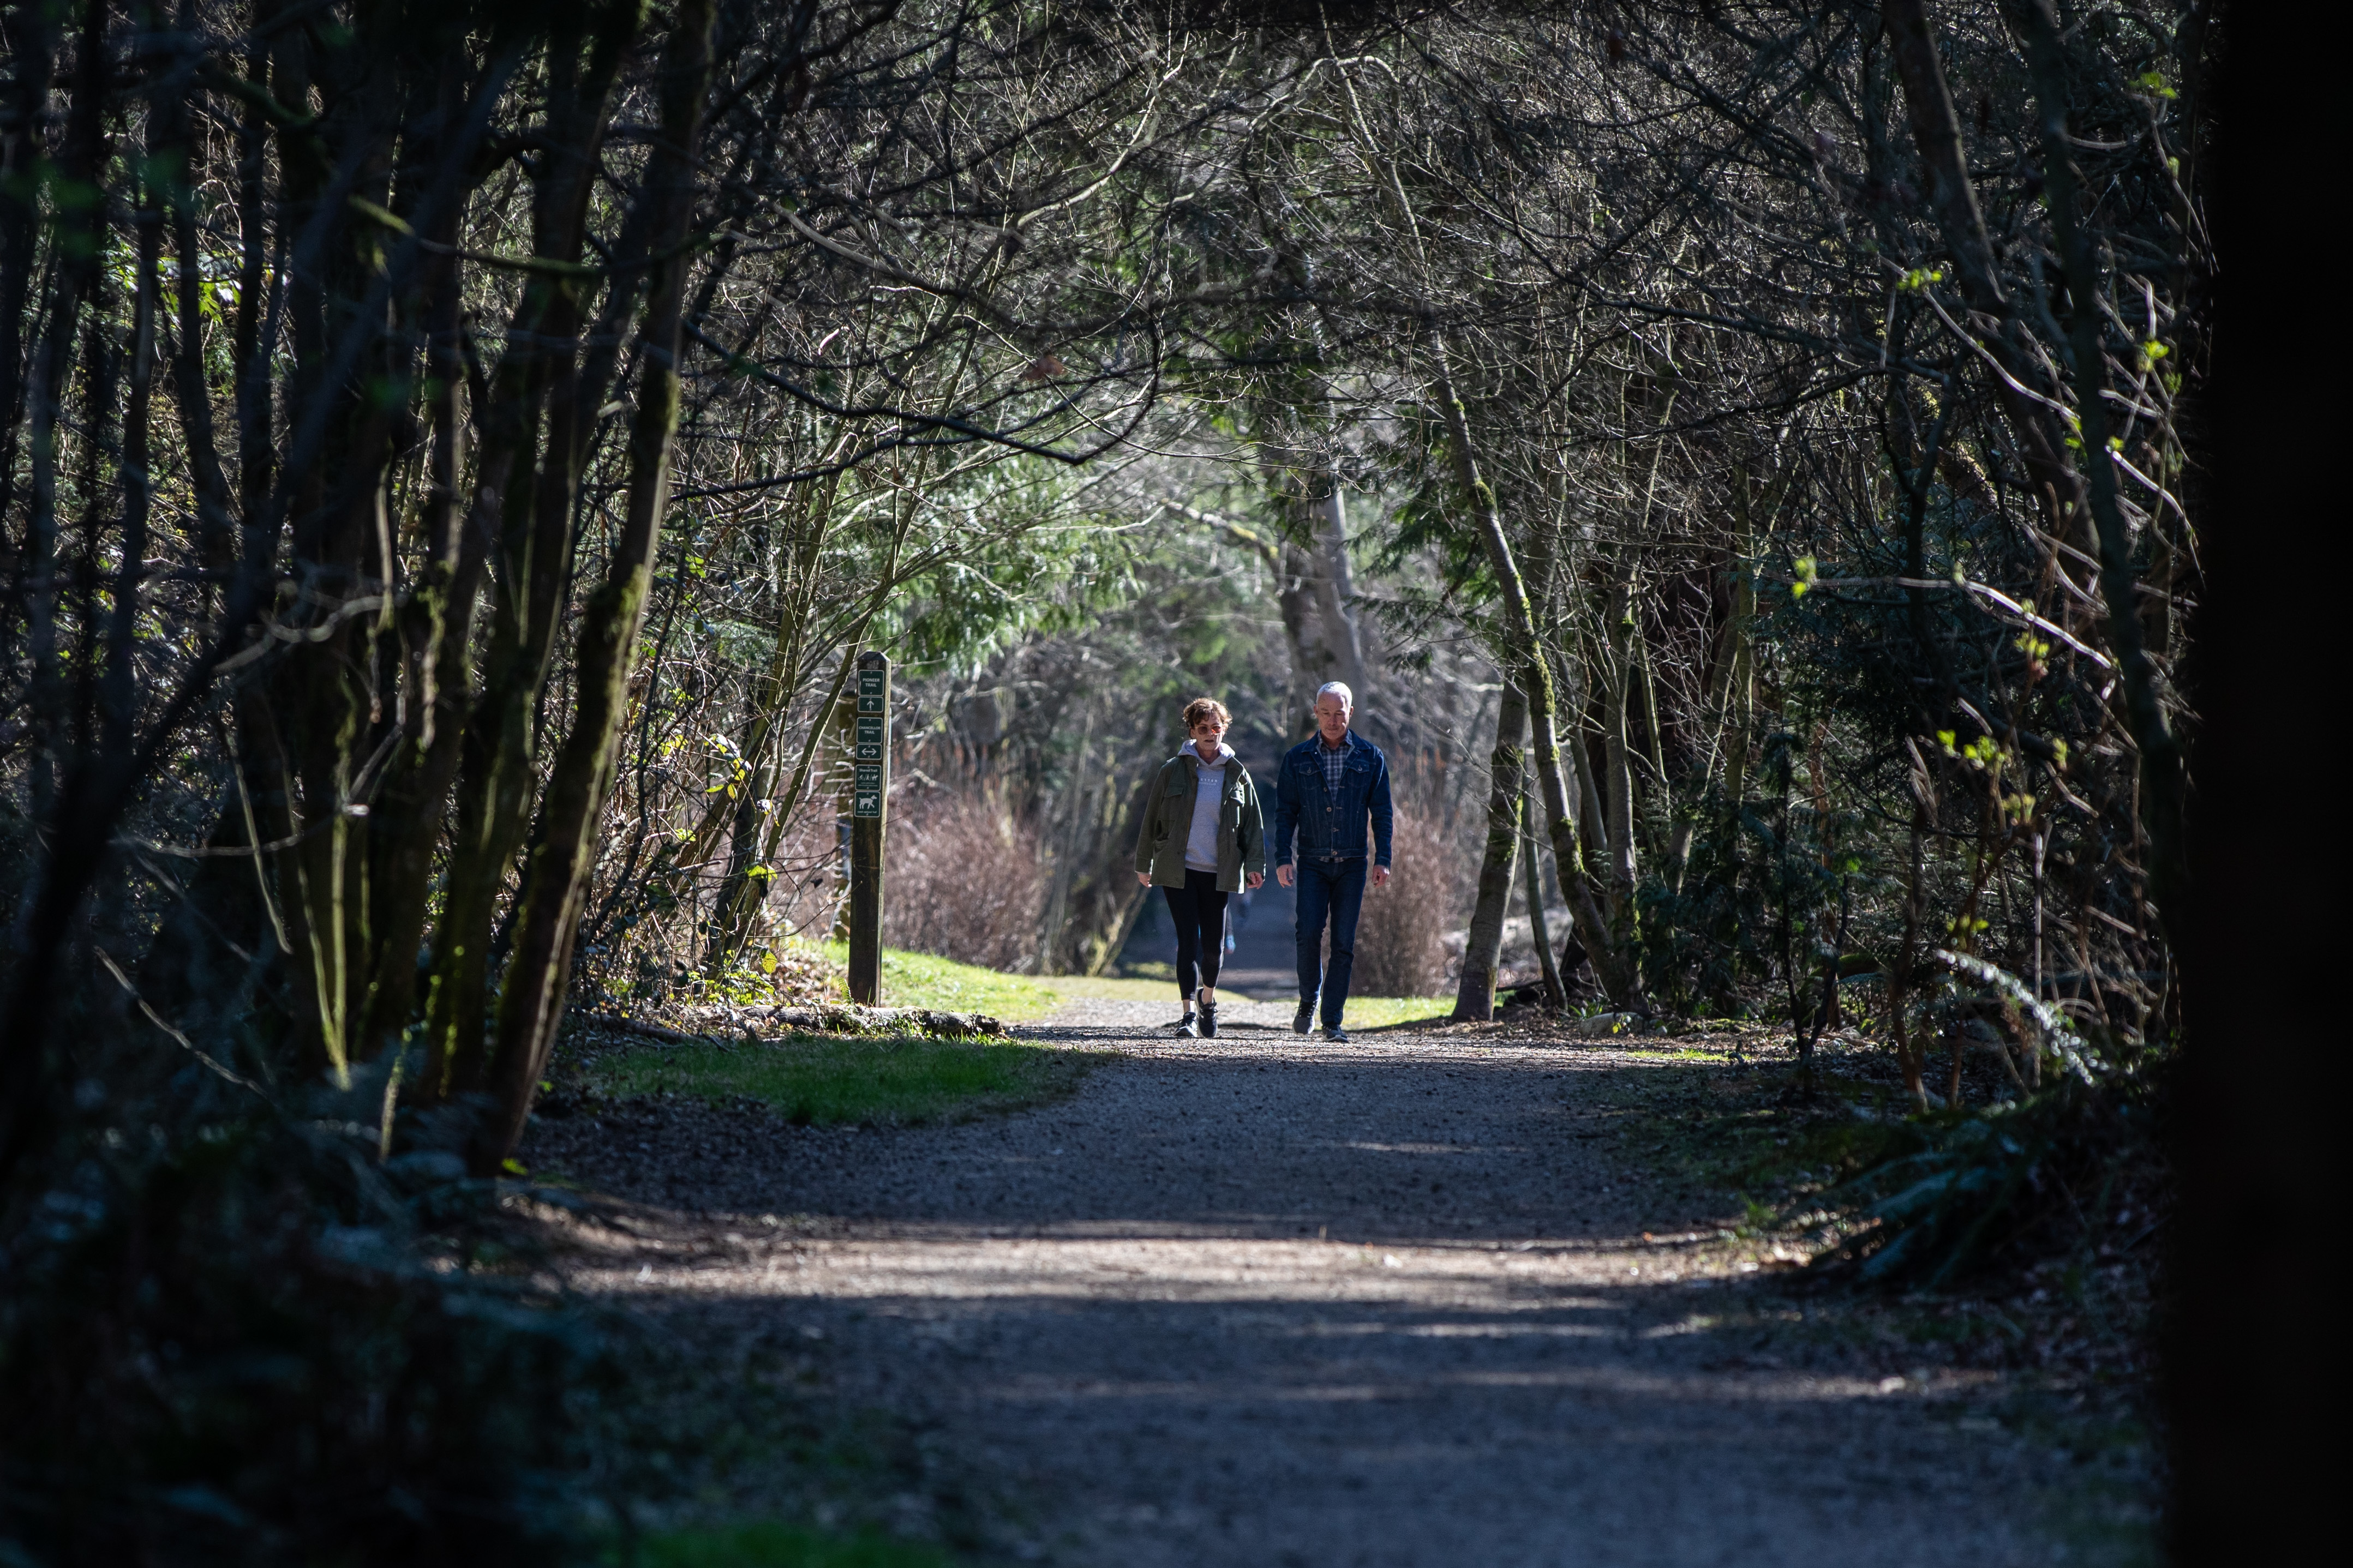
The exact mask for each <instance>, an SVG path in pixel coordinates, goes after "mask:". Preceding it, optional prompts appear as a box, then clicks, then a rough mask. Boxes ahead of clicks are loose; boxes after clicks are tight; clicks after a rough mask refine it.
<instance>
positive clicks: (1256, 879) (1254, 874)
mask: <svg viewBox="0 0 2353 1568" xmlns="http://www.w3.org/2000/svg"><path fill="white" fill-rule="evenodd" d="M1242 880H1243V881H1245V882H1247V883H1249V884H1250V887H1251V888H1252V889H1259V888H1263V887H1265V886H1266V873H1265V872H1263V871H1246V872H1244V873H1243V874H1242Z"/></svg>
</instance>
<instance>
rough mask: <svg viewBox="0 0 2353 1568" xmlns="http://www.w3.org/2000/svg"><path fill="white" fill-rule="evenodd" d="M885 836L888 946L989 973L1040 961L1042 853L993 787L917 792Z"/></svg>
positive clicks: (895, 805)
mask: <svg viewBox="0 0 2353 1568" xmlns="http://www.w3.org/2000/svg"><path fill="white" fill-rule="evenodd" d="M891 809H892V818H893V820H892V824H891V831H890V833H889V834H888V835H887V836H886V837H885V839H884V846H885V847H884V855H885V863H884V867H883V893H882V940H883V941H884V942H888V943H889V944H890V945H892V947H900V948H905V949H907V950H908V951H910V952H935V953H938V954H939V955H940V956H942V957H943V958H953V959H955V961H956V962H957V963H976V964H978V965H980V966H981V967H983V968H985V969H1001V970H1007V971H1010V972H1015V973H1021V972H1026V971H1028V970H1029V969H1032V968H1034V967H1035V966H1036V964H1037V961H1038V927H1039V921H1040V919H1041V918H1042V916H1043V915H1044V912H1045V905H1046V871H1045V865H1044V856H1043V853H1042V851H1041V848H1040V846H1039V840H1038V830H1037V827H1036V826H1035V825H1034V824H1033V823H1030V822H1029V821H1028V820H1026V819H1025V818H1023V817H1021V816H1018V815H1017V814H1016V813H1015V812H1014V811H1013V809H1012V808H1011V806H1010V805H1008V804H1007V802H1006V800H1005V795H1004V792H1003V791H1002V790H1001V789H999V788H998V787H997V785H996V784H993V783H989V784H964V785H959V786H957V787H953V788H932V789H924V790H922V791H921V792H920V793H919V792H916V791H910V792H909V793H908V794H907V795H904V796H902V798H900V799H899V800H895V801H893V802H892V808H891Z"/></svg>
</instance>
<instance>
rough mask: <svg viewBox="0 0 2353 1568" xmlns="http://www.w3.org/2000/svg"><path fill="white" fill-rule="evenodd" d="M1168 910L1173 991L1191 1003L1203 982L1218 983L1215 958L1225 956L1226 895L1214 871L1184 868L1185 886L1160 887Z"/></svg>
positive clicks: (1205, 983) (1208, 983) (1206, 983)
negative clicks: (1171, 926)
mask: <svg viewBox="0 0 2353 1568" xmlns="http://www.w3.org/2000/svg"><path fill="white" fill-rule="evenodd" d="M1160 890H1161V891H1162V892H1164V893H1166V894H1167V895H1168V912H1169V913H1170V914H1172V915H1175V916H1176V994H1178V995H1180V996H1182V997H1184V998H1185V1000H1186V1001H1187V1002H1190V1001H1191V1000H1192V999H1193V994H1194V993H1195V992H1197V991H1198V990H1199V989H1200V988H1201V987H1202V986H1204V985H1215V984H1217V983H1218V960H1219V959H1220V958H1223V957H1224V956H1225V955H1226V895H1225V894H1224V893H1222V892H1219V890H1218V874H1217V873H1216V872H1215V871H1196V870H1194V869H1193V868H1191V867H1190V866H1187V868H1185V885H1184V886H1183V887H1181V888H1163V889H1160Z"/></svg>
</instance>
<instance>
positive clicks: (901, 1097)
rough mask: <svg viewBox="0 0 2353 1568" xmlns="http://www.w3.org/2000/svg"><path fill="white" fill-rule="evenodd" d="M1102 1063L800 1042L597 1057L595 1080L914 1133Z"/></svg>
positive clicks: (1064, 1056) (920, 1040)
mask: <svg viewBox="0 0 2353 1568" xmlns="http://www.w3.org/2000/svg"><path fill="white" fill-rule="evenodd" d="M1100 1059H1102V1058H1100V1057H1099V1056H1097V1055H1095V1054H1093V1053H1089V1052H1082V1051H1066V1050H1056V1049H1054V1048H1052V1047H1047V1046H1036V1045H1028V1044H1008V1043H1005V1042H1001V1041H987V1042H979V1043H966V1042H965V1041H962V1040H954V1039H932V1038H927V1037H921V1036H907V1035H883V1036H877V1037H863V1038H843V1037H829V1036H828V1037H811V1036H793V1037H786V1038H785V1039H781V1040H776V1041H773V1042H771V1041H756V1042H744V1043H742V1044H733V1045H730V1044H722V1043H720V1042H717V1041H712V1042H710V1043H707V1044H706V1043H697V1044H694V1045H686V1046H667V1047H654V1046H646V1047H631V1048H628V1049H625V1050H621V1051H617V1052H614V1053H612V1054H611V1055H608V1056H605V1057H601V1058H597V1060H596V1062H595V1064H594V1065H593V1066H592V1067H591V1068H590V1069H589V1076H590V1079H591V1081H592V1084H593V1087H594V1088H595V1089H596V1090H597V1091H599V1092H602V1093H604V1094H607V1095H614V1096H628V1095H641V1094H663V1093H669V1094H686V1095H693V1096H695V1097H697V1098H699V1099H702V1100H712V1101H716V1102H721V1103H740V1102H742V1101H744V1100H754V1101H757V1102H758V1103H760V1104H764V1105H767V1106H770V1107H772V1108H774V1109H775V1110H778V1111H781V1112H782V1113H783V1114H784V1115H785V1116H786V1117H788V1118H790V1119H791V1120H792V1121H797V1122H800V1123H803V1124H808V1125H817V1126H825V1125H829V1124H832V1123H835V1122H844V1121H849V1122H878V1123H892V1124H896V1125H913V1124H916V1123H920V1122H926V1121H941V1120H944V1119H946V1118H949V1117H954V1116H960V1115H965V1114H968V1113H970V1112H973V1111H979V1110H1014V1109H1017V1108H1018V1107H1021V1106H1025V1105H1034V1104H1037V1103H1038V1102H1039V1101H1040V1100H1051V1099H1054V1098H1057V1097H1058V1096H1060V1095H1062V1094H1065V1093H1068V1092H1069V1091H1070V1089H1071V1088H1072V1087H1074V1086H1075V1085H1076V1084H1077V1082H1078V1080H1079V1079H1080V1078H1081V1077H1082V1076H1083V1075H1084V1074H1085V1072H1086V1071H1087V1069H1088V1068H1091V1067H1092V1066H1093V1065H1094V1064H1095V1063H1096V1062H1097V1061H1098V1060H1100Z"/></svg>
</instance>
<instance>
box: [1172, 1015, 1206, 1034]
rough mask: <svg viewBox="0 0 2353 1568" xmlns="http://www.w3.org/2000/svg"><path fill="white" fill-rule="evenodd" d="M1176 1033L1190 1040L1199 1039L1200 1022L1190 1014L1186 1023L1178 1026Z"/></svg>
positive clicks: (1186, 1017) (1186, 1018)
mask: <svg viewBox="0 0 2353 1568" xmlns="http://www.w3.org/2000/svg"><path fill="white" fill-rule="evenodd" d="M1176 1033H1177V1034H1178V1035H1179V1036H1181V1037H1184V1038H1186V1039H1188V1040H1198V1039H1199V1038H1200V1037H1201V1023H1200V1020H1199V1019H1198V1018H1196V1017H1194V1016H1193V1015H1192V1014H1190V1013H1187V1014H1186V1015H1185V1021H1184V1022H1183V1023H1181V1024H1179V1025H1177V1026H1176Z"/></svg>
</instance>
